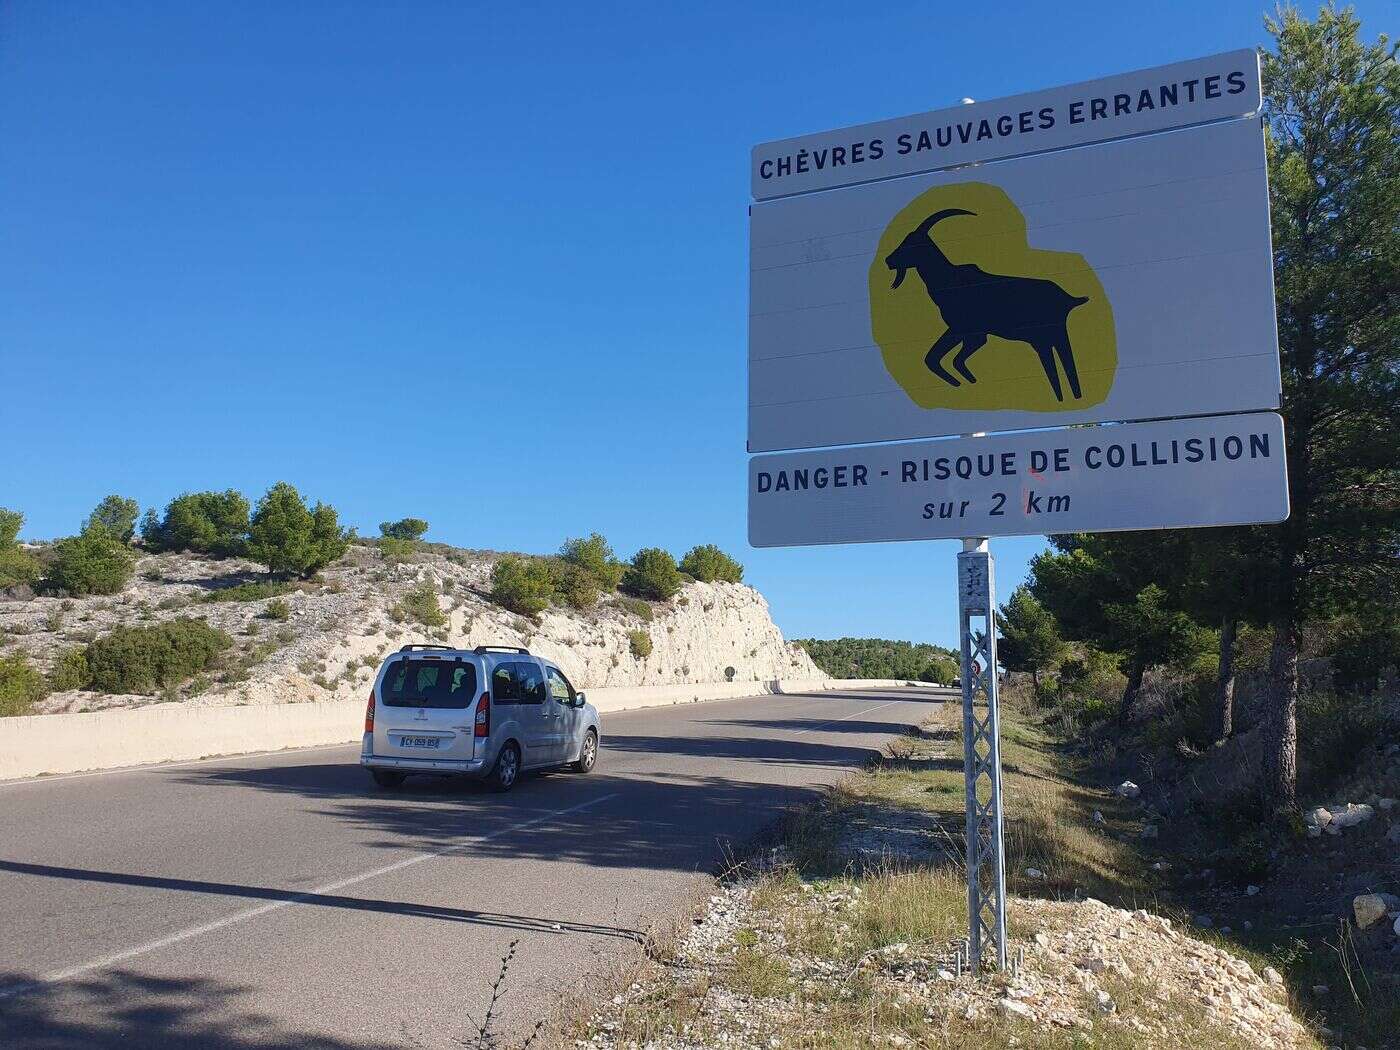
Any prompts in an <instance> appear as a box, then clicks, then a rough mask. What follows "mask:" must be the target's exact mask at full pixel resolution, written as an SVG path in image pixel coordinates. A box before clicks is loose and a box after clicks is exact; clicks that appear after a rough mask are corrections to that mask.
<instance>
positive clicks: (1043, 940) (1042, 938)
mask: <svg viewBox="0 0 1400 1050" xmlns="http://www.w3.org/2000/svg"><path fill="white" fill-rule="evenodd" d="M1035 943H1036V944H1037V945H1038V946H1039V947H1041V948H1048V947H1049V946H1050V938H1049V937H1047V936H1046V935H1045V934H1043V933H1037V934H1036V935H1035Z"/></svg>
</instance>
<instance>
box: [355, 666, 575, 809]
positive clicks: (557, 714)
mask: <svg viewBox="0 0 1400 1050" xmlns="http://www.w3.org/2000/svg"><path fill="white" fill-rule="evenodd" d="M599 738H600V733H599V727H598V712H597V710H596V709H595V708H594V707H593V705H592V704H590V703H589V702H588V701H587V699H586V698H585V697H584V694H583V693H581V692H578V691H577V690H575V689H574V687H573V686H572V685H571V684H570V683H569V680H568V678H566V677H565V676H564V672H563V671H561V670H560V669H559V668H558V667H557V666H555V665H554V664H552V663H550V662H549V661H548V660H544V659H541V658H540V657H538V656H534V655H532V654H531V653H530V651H529V650H528V649H521V648H518V647H516V646H506V645H478V646H477V647H476V648H475V649H454V648H452V647H451V646H446V645H405V646H404V647H403V648H402V649H400V650H399V651H398V652H397V653H394V654H393V655H392V656H390V657H388V658H387V659H386V660H385V661H384V664H383V666H382V667H380V668H379V674H378V675H377V676H376V677H375V680H374V687H373V689H372V690H371V691H370V697H369V704H368V706H367V707H366V708H365V737H364V744H363V745H362V746H361V748H360V765H362V766H365V767H366V768H367V769H368V770H369V771H370V775H371V776H372V777H374V782H375V783H376V784H378V785H379V786H380V787H384V788H394V787H398V786H399V785H400V784H402V783H403V782H404V778H405V777H407V776H408V775H409V774H410V773H423V774H427V775H429V776H468V777H474V778H477V779H484V780H485V781H486V782H487V783H488V784H490V786H491V787H493V788H495V789H496V790H497V791H509V790H510V789H511V788H512V787H514V786H515V782H516V780H518V779H519V778H520V774H521V773H523V772H525V771H526V770H536V769H552V768H558V767H560V766H567V767H570V768H572V769H573V770H575V771H576V772H579V773H587V772H589V771H590V770H592V769H593V766H594V764H595V763H596V762H597V761H598V741H599Z"/></svg>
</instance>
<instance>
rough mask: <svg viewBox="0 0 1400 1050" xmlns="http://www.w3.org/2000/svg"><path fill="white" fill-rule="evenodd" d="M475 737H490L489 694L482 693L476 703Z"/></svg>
mask: <svg viewBox="0 0 1400 1050" xmlns="http://www.w3.org/2000/svg"><path fill="white" fill-rule="evenodd" d="M475 734H476V735H477V736H490V735H491V694H490V693H482V694H481V699H480V700H478V701H477V702H476V730H475Z"/></svg>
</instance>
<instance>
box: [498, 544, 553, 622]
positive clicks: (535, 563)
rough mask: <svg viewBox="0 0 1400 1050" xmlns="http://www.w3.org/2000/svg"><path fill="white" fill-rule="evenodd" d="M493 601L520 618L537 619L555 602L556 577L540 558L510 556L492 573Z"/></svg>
mask: <svg viewBox="0 0 1400 1050" xmlns="http://www.w3.org/2000/svg"><path fill="white" fill-rule="evenodd" d="M491 600H492V601H494V602H495V603H496V604H497V605H502V606H504V607H505V608H507V609H509V610H510V611H511V612H513V613H519V614H520V615H521V616H538V615H539V614H540V613H542V612H544V610H545V609H547V608H549V606H550V604H551V603H552V602H553V601H554V574H553V573H552V572H551V571H550V568H549V564H548V563H547V562H545V561H542V560H541V559H539V558H522V557H520V556H519V555H516V554H507V555H505V556H504V557H502V558H501V560H500V561H498V562H496V567H495V568H494V569H492V570H491Z"/></svg>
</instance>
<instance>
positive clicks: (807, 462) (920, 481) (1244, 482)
mask: <svg viewBox="0 0 1400 1050" xmlns="http://www.w3.org/2000/svg"><path fill="white" fill-rule="evenodd" d="M1287 517H1288V479H1287V470H1286V467H1285V464H1284V443H1283V420H1282V419H1281V418H1280V417H1279V416H1278V415H1276V414H1274V413H1255V414H1248V415H1236V416H1215V417H1210V418H1203V419H1175V420H1164V421H1161V422H1152V423H1124V424H1119V425H1110V426H1098V427H1078V428H1072V429H1061V430H1051V431H1040V432H1023V433H1018V434H1001V435H993V436H990V437H979V438H954V439H948V440H943V441H920V442H910V443H906V444H899V445H871V446H866V447H863V448H846V449H824V450H821V451H815V452H787V453H781V454H778V455H769V456H754V457H752V458H751V459H750V461H749V542H750V543H751V544H753V545H754V546H755V547H777V546H798V545H803V544H815V543H875V542H880V541H885V540H936V539H953V538H957V537H961V536H1018V535H1042V534H1047V533H1063V532H1107V531H1114V530H1122V529H1157V528H1189V527H1193V526H1203V525H1245V524H1257V523H1270V522H1278V521H1283V520H1284V519H1285V518H1287Z"/></svg>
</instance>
